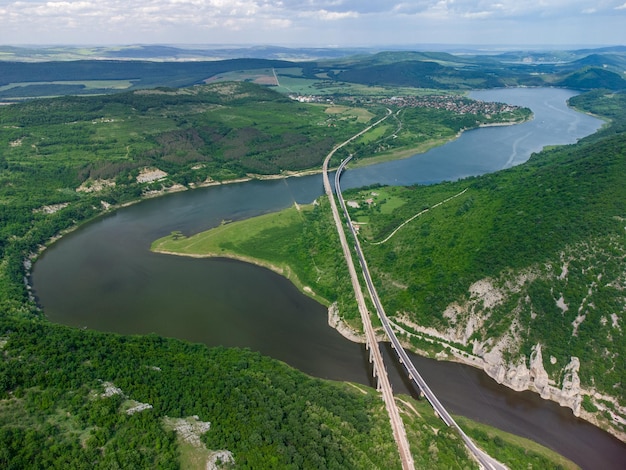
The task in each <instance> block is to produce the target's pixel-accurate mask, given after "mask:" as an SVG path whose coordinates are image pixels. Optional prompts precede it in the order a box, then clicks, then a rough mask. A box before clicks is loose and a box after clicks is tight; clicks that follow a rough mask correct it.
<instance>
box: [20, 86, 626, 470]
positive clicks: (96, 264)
mask: <svg viewBox="0 0 626 470" xmlns="http://www.w3.org/2000/svg"><path fill="white" fill-rule="evenodd" d="M573 94H574V93H573V92H570V91H567V90H561V89H505V90H490V91H481V92H475V93H473V94H472V96H473V97H475V98H478V99H483V100H491V101H503V102H508V103H512V104H520V105H524V106H528V107H530V108H531V109H532V110H533V112H534V119H533V120H532V121H530V122H527V123H524V124H520V125H516V126H510V127H490V128H481V129H476V130H472V131H469V132H466V133H464V134H463V135H462V136H461V137H460V138H459V139H457V140H455V141H453V142H450V143H448V144H446V145H444V146H442V147H439V148H436V149H433V150H431V151H429V152H427V153H425V154H422V155H416V156H414V157H411V158H409V159H405V160H399V161H394V162H388V163H384V164H380V165H374V166H370V167H364V168H359V169H355V170H349V171H347V172H346V173H345V175H344V177H343V180H342V181H343V183H342V187H345V188H348V187H358V186H363V185H368V184H372V183H383V184H397V185H398V184H399V185H406V184H414V183H434V182H438V181H443V180H454V179H458V178H462V177H465V176H470V175H479V174H483V173H487V172H492V171H497V170H500V169H502V168H506V167H509V166H512V165H516V164H519V163H522V162H524V161H526V160H527V159H528V158H529V156H530V155H531V154H532V153H533V152H538V151H540V150H541V149H542V148H543V147H544V146H546V145H555V144H566V143H572V142H575V141H576V140H577V139H579V138H581V137H583V136H585V135H588V134H591V133H593V132H595V131H596V130H597V129H598V128H599V127H600V125H601V122H600V121H599V120H597V119H594V118H592V117H589V116H586V115H584V114H581V113H577V112H574V111H572V110H570V109H568V108H567V106H566V104H565V102H566V100H567V98H569V97H570V96H572V95H573ZM322 193H323V187H322V179H321V175H313V176H307V177H301V178H290V179H286V180H273V181H250V182H247V183H241V184H232V185H223V186H215V187H210V188H204V189H198V190H195V191H188V192H184V193H178V194H174V195H169V196H165V197H162V198H159V199H152V200H147V201H143V202H141V203H140V204H136V205H134V206H130V207H127V208H124V209H122V210H119V211H116V212H115V213H113V214H110V215H107V216H105V217H102V218H99V219H97V220H95V221H94V222H92V223H89V224H87V225H85V226H84V227H81V228H80V229H79V230H77V231H75V232H73V233H71V234H69V235H68V236H66V237H64V238H63V239H61V240H60V241H59V242H57V243H55V244H54V245H53V246H51V247H50V248H49V249H48V250H46V251H45V252H44V254H43V255H42V256H41V257H40V259H39V260H38V261H37V263H36V264H35V266H34V269H33V273H32V285H33V288H34V292H35V294H36V296H37V299H38V302H39V304H40V305H41V306H42V307H43V308H44V311H45V313H46V314H47V316H48V318H49V319H50V320H52V321H54V322H58V323H62V324H66V325H71V326H76V327H87V328H92V329H96V330H101V331H113V332H118V333H124V334H143V333H151V332H154V333H157V334H160V335H164V336H170V337H176V338H181V339H185V340H189V341H194V342H201V343H205V344H207V345H209V346H216V345H223V346H229V347H230V346H236V347H247V348H250V349H252V350H257V351H260V352H261V353H263V354H265V355H268V356H271V357H274V358H277V359H280V360H283V361H285V362H286V363H288V364H290V365H292V366H293V367H296V368H298V369H300V370H302V371H304V372H306V373H308V374H311V375H314V376H317V377H322V378H329V379H334V380H348V381H354V382H360V383H364V384H370V377H369V374H368V363H367V356H366V353H365V352H364V350H363V347H362V346H361V345H358V344H354V343H351V342H349V341H347V340H345V339H344V338H343V337H341V336H340V335H339V334H338V333H337V332H336V331H334V330H333V329H331V328H329V327H328V325H327V314H326V309H325V308H323V307H322V306H321V305H319V304H317V303H316V302H314V301H313V300H311V299H309V298H307V297H305V296H303V295H302V294H301V293H299V292H298V291H297V290H296V289H295V287H293V285H291V284H290V283H289V282H288V281H286V280H285V279H284V278H282V277H281V276H278V275H276V274H274V273H273V272H271V271H268V270H266V269H263V268H259V267H257V266H253V265H249V264H245V263H241V262H237V261H232V260H226V259H193V258H183V257H175V256H167V255H161V254H156V253H151V252H150V251H149V247H150V243H151V242H152V241H153V240H155V239H156V238H159V237H162V236H164V235H167V234H168V233H170V232H171V231H173V230H180V231H182V232H183V233H185V234H192V233H196V232H199V231H202V230H206V229H208V228H211V227H214V226H217V225H219V224H220V222H221V221H222V220H224V219H229V220H238V219H243V218H247V217H251V216H254V215H258V214H261V213H266V212H270V211H275V210H278V209H282V208H285V207H288V206H290V205H292V204H293V203H294V201H296V202H298V203H309V202H311V201H313V200H314V199H316V198H317V197H319V196H320V195H321V194H322ZM386 355H387V357H386V360H389V361H391V357H392V355H391V354H389V353H388V352H387V354H386ZM412 360H413V361H414V363H415V365H416V366H417V368H418V369H419V370H420V372H421V373H422V374H423V375H424V378H425V379H426V380H427V381H428V383H429V385H430V387H431V388H432V389H433V390H434V391H435V393H436V394H437V395H438V397H439V398H440V400H441V401H442V402H443V403H444V405H445V406H446V407H448V408H449V409H450V410H451V411H452V412H453V413H457V414H461V415H465V416H468V417H470V418H473V419H476V420H478V421H482V422H485V423H488V424H492V425H494V426H497V427H499V428H501V429H504V430H507V431H510V432H513V433H516V434H518V435H521V436H524V437H528V438H531V439H533V440H535V441H537V442H540V443H542V444H544V445H546V446H548V447H550V448H552V449H554V450H556V451H557V452H559V453H561V454H563V455H565V456H567V457H569V458H570V459H572V460H574V461H575V462H576V463H578V464H579V465H581V466H582V467H584V468H603V469H610V468H616V469H617V468H623V465H624V462H626V445H624V444H623V443H621V442H619V441H618V440H617V439H614V438H613V437H612V436H610V435H608V434H607V433H604V432H602V431H600V430H599V429H597V428H595V427H593V426H591V425H589V424H587V423H585V422H583V421H582V420H579V419H576V418H575V417H574V416H573V415H572V413H571V411H570V410H568V409H564V408H561V407H559V406H558V405H556V404H554V403H551V402H546V401H543V400H541V399H540V398H539V397H538V396H537V395H535V394H532V393H529V392H522V393H517V392H513V391H511V390H509V389H507V388H505V387H502V386H499V385H498V384H496V383H495V382H494V381H493V380H492V379H490V378H489V377H487V376H486V375H485V374H484V373H483V372H482V371H479V370H476V369H473V368H471V367H468V366H464V365H460V364H454V363H440V362H437V361H433V360H429V359H425V358H421V357H418V356H413V357H412ZM390 363H391V362H390ZM389 369H390V371H389V372H390V376H391V380H392V383H393V385H394V390H396V392H399V393H413V390H410V389H409V388H408V387H407V385H406V383H405V382H404V381H403V379H402V377H401V375H400V374H399V373H398V372H397V371H396V370H394V369H393V367H391V366H390V367H389ZM459 391H462V392H461V393H459Z"/></svg>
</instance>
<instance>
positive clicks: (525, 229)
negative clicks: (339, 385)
mask: <svg viewBox="0 0 626 470" xmlns="http://www.w3.org/2000/svg"><path fill="white" fill-rule="evenodd" d="M570 105H572V106H574V107H576V108H578V109H580V110H582V111H585V112H589V113H593V114H595V115H598V116H602V117H604V118H605V119H606V120H607V125H606V126H605V127H604V128H603V129H602V130H600V131H599V132H597V133H596V134H594V135H592V136H589V137H587V138H585V139H582V140H581V141H580V142H578V143H577V144H572V145H567V146H561V147H556V148H552V149H547V150H544V151H542V152H541V153H538V154H534V155H533V156H532V157H531V158H530V160H529V161H528V162H527V163H525V164H523V165H520V166H517V167H514V168H511V169H507V170H503V171H500V172H497V173H494V174H490V175H484V176H480V177H471V178H467V179H463V180H461V181H457V182H449V183H441V184H437V185H432V186H412V187H380V186H373V187H369V188H360V189H355V190H350V191H346V192H345V193H344V197H345V198H346V199H348V200H353V201H355V202H357V203H358V205H359V207H358V208H356V207H353V208H351V209H350V212H351V218H352V219H353V221H354V222H356V223H358V224H359V226H360V235H359V236H360V238H361V243H362V246H363V249H364V251H365V255H366V257H367V259H368V264H369V266H370V269H371V270H372V272H373V275H374V276H375V282H376V283H377V289H378V291H379V293H380V295H381V298H382V301H383V303H384V304H385V308H386V311H387V313H388V314H389V315H391V316H392V320H393V321H395V322H397V323H398V324H399V325H401V326H402V327H403V328H404V329H405V331H406V332H407V333H408V334H407V335H406V337H405V339H406V341H407V344H411V345H412V346H413V347H414V348H415V349H416V350H420V351H431V353H436V352H442V351H445V350H446V349H447V348H449V347H450V346H453V347H455V348H458V349H459V350H460V351H461V353H462V354H466V355H471V354H473V353H474V345H475V344H478V345H487V346H488V345H489V344H494V343H495V342H497V341H499V340H500V339H503V338H504V339H506V338H516V339H515V340H513V341H510V342H509V343H508V344H509V346H508V348H506V349H505V350H504V351H503V358H504V360H505V361H509V363H510V364H516V363H518V362H519V360H520V358H522V359H523V360H524V361H526V363H527V361H528V358H529V357H530V355H531V353H532V351H533V347H535V345H537V344H541V345H542V348H543V357H544V360H543V367H544V368H545V370H546V371H547V373H548V375H549V377H550V379H551V380H552V381H553V386H554V387H557V388H560V387H561V386H562V385H563V383H564V381H566V380H569V378H568V377H567V374H566V371H565V369H566V366H567V365H568V364H569V363H570V360H571V357H572V356H575V357H577V358H578V359H579V360H580V370H579V371H578V376H579V378H580V382H581V386H582V388H583V391H584V393H585V395H584V396H583V401H582V407H583V409H584V410H585V411H589V412H594V413H596V416H597V418H598V419H599V420H601V422H603V425H605V426H615V427H616V428H617V429H618V430H620V429H621V427H620V425H619V420H615V419H614V418H613V416H620V415H621V411H619V408H618V407H617V406H616V404H619V405H621V406H623V405H624V404H625V403H626V395H625V394H624V387H623V384H624V383H626V376H625V375H624V374H625V372H626V371H625V369H624V367H623V366H622V363H623V358H624V357H625V354H626V350H625V349H624V348H625V347H626V338H624V334H623V329H622V326H621V322H622V319H623V312H624V309H625V307H626V298H625V297H624V294H623V289H624V287H623V286H624V282H625V279H624V272H626V264H625V261H626V238H625V232H624V220H626V206H625V201H626V193H625V191H626V181H625V176H624V175H626V168H625V164H626V163H625V162H626V160H624V155H625V154H626V148H625V142H626V134H625V132H624V131H625V130H626V128H625V123H626V115H625V114H624V109H626V96H624V95H623V94H616V93H613V92H609V91H606V90H597V91H593V92H589V93H586V94H582V95H578V96H576V97H574V98H572V99H571V100H570ZM440 203H442V204H440ZM431 208H432V210H428V209H431ZM292 210H294V209H290V211H292ZM423 211H426V212H423ZM419 213H422V214H421V215H420V216H419V217H415V218H414V216H415V215H416V214H419ZM329 218H330V214H329V210H328V205H327V203H325V202H324V201H321V202H320V204H319V205H317V206H315V207H314V208H313V209H311V210H308V211H303V212H302V216H301V217H299V218H294V221H295V222H294V223H293V224H290V225H287V227H278V226H274V227H272V226H268V227H266V228H265V229H263V230H262V231H261V232H260V233H257V234H255V236H254V240H258V239H262V240H265V242H264V243H263V246H262V247H260V246H259V245H258V244H255V243H254V241H253V239H247V238H246V237H245V236H243V237H241V238H234V237H232V236H229V235H227V233H225V234H224V236H223V238H222V239H223V240H228V241H224V242H219V241H217V242H216V241H215V240H214V246H213V247H212V248H211V249H212V250H213V252H215V251H217V250H218V249H223V250H225V252H226V253H228V252H233V253H236V254H238V255H241V254H243V255H245V256H249V257H251V258H259V259H261V260H270V261H271V262H272V263H273V264H277V265H281V263H282V264H285V265H289V266H290V269H291V270H292V271H293V272H295V273H296V275H297V278H298V280H297V284H298V285H300V286H303V285H306V286H309V287H310V288H311V289H312V290H313V291H314V292H315V293H317V294H319V295H321V296H323V297H324V298H325V299H326V300H327V301H328V302H338V304H339V305H340V310H341V313H342V315H344V318H345V319H346V320H347V321H348V323H351V324H352V325H355V324H356V325H358V321H356V318H357V315H356V311H355V310H354V307H350V306H351V305H352V304H351V301H350V292H348V289H343V287H338V286H337V283H336V282H335V279H336V278H337V277H340V276H342V275H343V274H341V271H335V270H334V269H333V267H332V266H330V265H328V264H325V265H324V264H322V261H321V260H324V259H336V258H338V257H339V255H338V249H339V248H338V247H337V245H336V244H335V243H332V242H331V237H330V235H329V230H330V229H329V228H328V227H327V226H326V225H325V224H324V223H322V222H321V221H323V220H328V219H329ZM409 219H411V222H410V223H407V224H406V225H403V226H402V228H400V229H398V230H397V232H395V234H393V236H391V237H390V238H389V239H388V240H386V239H387V237H389V236H390V235H391V234H392V233H394V231H395V230H396V229H397V228H398V227H400V226H401V225H402V224H403V223H404V222H405V221H407V220H409ZM249 223H250V224H254V222H252V221H251V222H249ZM329 223H330V222H329ZM249 227H250V226H246V225H244V226H242V228H237V227H236V226H235V227H233V230H234V233H243V234H245V233H246V231H247V230H248V229H249ZM209 233H210V232H209ZM197 237H202V235H201V234H200V235H197ZM194 240H195V238H194ZM311 240H313V241H314V243H312V242H311ZM385 240H386V241H385ZM383 241H384V242H383ZM157 243H164V244H166V245H165V246H167V249H168V250H171V251H180V252H182V253H184V252H185V245H186V243H187V242H186V241H185V240H178V241H175V242H174V241H171V240H170V241H160V242H157ZM155 245H156V244H155ZM318 263H320V264H318ZM320 272H321V273H323V275H320V274H319V273H320ZM485 280H486V281H488V282H489V285H491V286H493V289H494V292H496V294H497V296H498V301H497V302H495V303H494V305H488V306H487V305H485V304H484V303H482V302H483V301H480V300H475V298H474V297H473V295H474V294H472V292H471V287H472V286H473V285H474V284H475V283H478V282H485ZM344 291H345V292H344ZM472 302H474V303H472ZM449 305H460V306H468V305H469V306H471V307H463V308H471V309H472V310H471V311H472V312H474V313H475V314H476V313H478V315H480V316H481V318H483V319H484V320H483V321H482V323H481V325H480V326H479V327H477V328H474V329H473V330H472V332H471V335H470V336H469V337H467V338H464V339H463V338H461V336H462V335H459V336H458V339H455V338H457V337H455V336H454V335H450V337H451V339H450V340H449V341H448V342H447V343H444V344H442V345H440V346H438V347H437V346H433V344H432V340H433V338H431V337H428V335H426V337H424V335H418V334H416V333H417V332H416V331H414V330H413V329H412V327H411V323H412V324H418V325H421V326H424V327H433V328H436V329H438V330H439V331H441V332H446V331H459V330H460V331H462V332H463V331H465V325H466V322H467V321H468V320H469V319H468V317H467V314H460V315H459V316H458V317H457V318H452V317H451V316H449V315H448V314H444V312H446V309H447V308H448V306H449ZM460 310H462V309H461V308H460ZM406 320H408V322H407V321H406ZM357 329H358V326H357ZM507 341H508V340H507ZM436 343H437V341H435V344H436ZM482 347H485V346H482ZM595 392H600V393H601V394H604V396H606V397H613V399H614V400H616V401H615V402H612V401H610V400H608V399H606V398H602V399H593V398H592V395H593V394H594V393H595Z"/></svg>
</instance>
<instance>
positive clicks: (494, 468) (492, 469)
mask: <svg viewBox="0 0 626 470" xmlns="http://www.w3.org/2000/svg"><path fill="white" fill-rule="evenodd" d="M351 158H352V157H351V156H350V157H348V158H346V159H345V160H344V161H342V162H341V165H339V168H338V169H337V172H336V173H335V190H336V192H337V199H338V200H339V204H340V205H341V208H342V211H343V213H344V217H345V219H346V220H347V225H348V227H349V228H350V232H351V233H352V237H353V239H354V243H355V247H354V248H355V250H356V254H357V257H358V260H359V264H360V265H361V270H362V272H363V277H364V279H365V283H366V285H367V290H368V292H369V294H370V298H371V299H372V302H373V303H374V306H375V307H376V311H377V313H378V317H379V318H380V321H381V323H382V326H383V328H384V330H385V332H386V333H387V336H388V337H389V339H390V341H391V345H392V347H393V348H394V349H395V351H396V353H397V354H398V358H399V360H400V362H401V363H402V364H403V365H404V367H405V369H406V371H407V373H408V375H409V378H410V379H411V380H412V381H413V382H415V384H416V385H417V386H418V387H419V389H420V390H421V391H422V393H423V394H424V396H425V397H426V399H427V400H428V401H429V403H430V404H431V405H432V407H433V408H434V409H435V412H436V413H437V415H438V416H439V417H440V418H441V419H442V420H443V422H444V423H446V425H448V426H452V427H454V428H455V429H456V430H457V432H458V433H459V435H460V436H461V438H462V439H463V442H465V445H466V446H467V448H468V449H469V451H470V452H471V453H472V454H473V455H474V457H475V458H476V460H478V462H479V464H480V465H481V466H482V467H483V468H485V469H489V470H504V469H506V468H507V467H506V466H505V465H503V464H502V463H500V462H498V461H497V460H495V459H493V458H492V457H490V456H489V455H487V454H486V453H485V452H483V451H482V450H481V449H479V448H478V447H477V446H476V445H475V444H474V442H473V441H472V440H471V439H470V438H469V437H468V436H467V435H466V434H465V432H463V430H462V429H461V428H460V427H459V426H458V424H457V423H456V421H454V419H453V418H452V416H450V414H449V413H448V411H447V410H446V409H445V408H444V406H443V405H442V404H441V403H440V402H439V400H438V399H437V397H436V396H435V394H434V393H433V392H432V390H431V389H430V388H429V387H428V384H427V383H426V382H425V381H424V379H423V378H422V376H421V375H420V373H419V372H418V371H417V369H416V368H415V366H414V365H413V363H412V362H411V360H410V358H409V356H408V355H407V353H406V351H405V350H404V348H403V347H402V345H401V344H400V341H399V340H398V338H397V336H396V334H395V332H394V331H393V328H392V327H391V324H390V323H389V319H388V318H387V314H386V313H385V310H384V308H383V306H382V304H381V302H380V298H379V297H378V293H377V292H376V288H375V287H374V283H373V282H372V277H371V275H370V272H369V269H368V267H367V262H366V261H365V257H364V256H363V251H362V250H361V244H360V243H359V238H358V237H357V232H356V229H355V228H354V224H353V223H352V221H351V220H350V215H349V214H348V210H347V208H346V204H345V201H344V199H343V196H342V194H341V186H340V185H339V180H340V178H341V173H342V171H343V169H344V168H345V166H346V165H347V164H348V162H349V161H350V159H351ZM325 174H326V173H325ZM327 192H328V191H327ZM333 203H334V200H333ZM340 225H341V224H340ZM341 230H342V231H343V225H341ZM368 320H369V319H368Z"/></svg>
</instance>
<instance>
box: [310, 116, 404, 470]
mask: <svg viewBox="0 0 626 470" xmlns="http://www.w3.org/2000/svg"><path fill="white" fill-rule="evenodd" d="M390 115H391V110H388V114H387V116H385V117H384V118H382V119H380V120H379V121H377V122H375V123H374V124H372V125H371V126H369V127H367V128H365V129H363V130H362V131H361V132H359V133H358V134H356V135H354V136H352V137H351V138H350V139H348V140H346V141H345V142H344V143H342V144H340V145H338V146H336V147H335V148H334V149H333V150H332V151H331V152H330V153H329V154H328V155H327V156H326V159H325V160H324V164H323V166H322V170H323V178H324V190H325V191H326V195H327V196H328V200H329V202H330V206H331V210H332V212H333V218H334V220H335V225H336V226H337V233H338V234H339V240H340V242H341V248H342V250H343V254H344V257H345V259H346V263H347V264H348V271H349V272H350V280H351V282H352V287H353V289H354V293H355V295H356V300H357V304H358V307H359V313H360V314H361V321H362V323H363V330H364V333H365V340H366V346H367V348H368V349H369V351H370V361H371V362H372V363H373V366H374V375H375V376H376V377H377V379H378V390H379V391H380V392H381V393H382V397H383V400H384V402H385V406H386V408H387V413H388V414H389V420H390V422H391V429H392V431H393V436H394V439H395V440H396V444H397V445H398V451H399V453H400V461H401V463H402V468H403V469H405V470H412V469H414V468H415V466H414V463H413V456H412V455H411V448H410V445H409V440H408V438H407V436H406V430H405V429H404V423H403V422H402V418H401V417H400V412H399V411H398V407H397V406H396V402H395V399H394V396H393V390H392V389H391V383H390V382H389V377H388V376H387V371H386V370H385V364H384V362H383V357H382V354H381V352H380V349H379V348H378V341H377V340H376V334H375V332H374V328H373V327H372V323H371V321H370V316H369V312H368V311H367V306H366V305H365V298H364V296H363V291H362V289H361V285H360V282H359V277H358V275H357V272H356V268H355V267H354V262H353V260H352V254H351V252H350V247H349V245H348V241H347V239H346V234H345V231H344V229H343V224H342V222H341V217H340V216H339V210H338V209H337V204H336V202H335V198H334V196H333V189H332V187H331V185H330V180H329V178H328V165H329V162H330V159H331V158H332V156H333V155H334V154H335V152H336V151H337V150H339V149H340V148H342V147H343V146H344V145H346V144H348V143H349V142H352V141H353V140H354V139H356V138H358V137H359V136H361V135H363V134H364V133H366V132H367V131H369V130H370V129H371V128H372V127H374V126H376V125H378V124H379V123H381V122H382V121H384V120H385V119H387V118H388V117H389V116H390ZM335 181H336V180H335ZM339 200H340V202H343V200H342V199H341V198H339Z"/></svg>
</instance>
